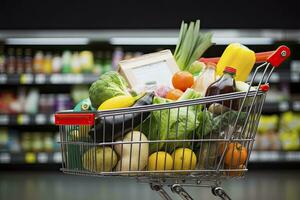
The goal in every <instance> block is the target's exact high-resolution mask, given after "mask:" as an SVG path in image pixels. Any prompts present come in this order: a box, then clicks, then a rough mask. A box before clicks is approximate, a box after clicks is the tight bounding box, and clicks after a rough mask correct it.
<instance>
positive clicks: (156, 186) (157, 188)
mask: <svg viewBox="0 0 300 200" xmlns="http://www.w3.org/2000/svg"><path fill="white" fill-rule="evenodd" d="M150 187H151V189H152V190H153V191H156V192H158V194H159V195H160V197H161V198H162V199H163V200H172V198H171V197H170V196H169V195H168V193H167V192H166V191H165V190H164V189H163V186H162V185H159V184H152V183H150Z"/></svg>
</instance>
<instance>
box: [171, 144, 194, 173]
mask: <svg viewBox="0 0 300 200" xmlns="http://www.w3.org/2000/svg"><path fill="white" fill-rule="evenodd" d="M172 158H173V160H174V170H194V169H195V168H196V164H197V157H196V154H195V153H194V152H193V151H192V150H191V149H189V148H178V149H176V150H175V151H174V152H173V153H172Z"/></svg>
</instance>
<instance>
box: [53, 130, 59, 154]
mask: <svg viewBox="0 0 300 200" xmlns="http://www.w3.org/2000/svg"><path fill="white" fill-rule="evenodd" d="M53 140H54V146H53V150H54V151H60V144H59V142H60V134H59V132H57V133H55V134H54V138H53Z"/></svg>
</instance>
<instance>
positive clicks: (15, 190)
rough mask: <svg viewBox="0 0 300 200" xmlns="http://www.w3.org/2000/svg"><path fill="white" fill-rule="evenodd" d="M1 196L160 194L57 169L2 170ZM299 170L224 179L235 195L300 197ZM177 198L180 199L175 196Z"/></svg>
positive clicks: (69, 198)
mask: <svg viewBox="0 0 300 200" xmlns="http://www.w3.org/2000/svg"><path fill="white" fill-rule="evenodd" d="M0 177H1V178H0V199H3V200H4V199H5V200H6V199H7V200H8V199H10V200H20V199H23V200H100V199H105V200H106V199H107V200H121V199H126V200H135V199H143V200H148V199H149V200H150V199H151V200H153V199H159V196H158V195H157V194H156V193H154V192H152V191H151V190H150V188H149V186H148V185H147V184H137V183H136V182H135V181H134V180H131V181H128V180H126V179H119V178H112V179H108V178H105V179H101V178H93V177H82V176H71V175H64V174H62V173H57V172H16V171H10V172H4V171H2V172H0ZM299 185H300V171H252V172H249V173H248V174H247V177H246V179H245V180H234V181H230V182H225V183H224V184H223V186H224V188H226V189H227V192H228V193H229V194H230V195H231V197H232V198H233V199H244V200H248V199H249V200H250V199H251V200H252V199H256V200H259V199H272V200H277V199H278V200H279V199H280V200H284V199H288V200H298V199H300V190H299ZM188 191H190V193H191V195H192V196H193V197H194V198H195V199H206V200H207V199H208V200H213V199H217V198H215V197H214V196H212V195H211V193H210V190H209V189H207V188H190V189H188ZM174 197H175V198H174V199H179V198H178V197H177V196H174Z"/></svg>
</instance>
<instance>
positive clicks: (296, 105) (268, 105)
mask: <svg viewBox="0 0 300 200" xmlns="http://www.w3.org/2000/svg"><path fill="white" fill-rule="evenodd" d="M286 111H295V112H299V111H300V101H297V100H295V101H281V102H265V104H264V106H263V112H267V113H278V112H286Z"/></svg>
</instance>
